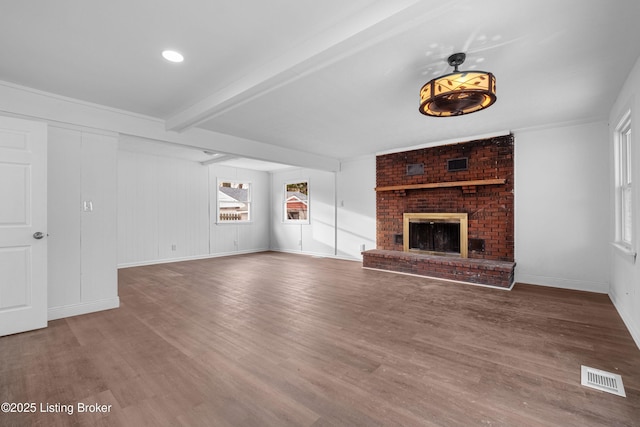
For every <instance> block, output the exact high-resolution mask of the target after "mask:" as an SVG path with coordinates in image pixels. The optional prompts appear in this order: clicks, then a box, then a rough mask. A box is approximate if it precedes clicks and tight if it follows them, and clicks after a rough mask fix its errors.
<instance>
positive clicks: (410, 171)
mask: <svg viewBox="0 0 640 427" xmlns="http://www.w3.org/2000/svg"><path fill="white" fill-rule="evenodd" d="M411 175H424V163H414V164H410V165H407V176H411Z"/></svg>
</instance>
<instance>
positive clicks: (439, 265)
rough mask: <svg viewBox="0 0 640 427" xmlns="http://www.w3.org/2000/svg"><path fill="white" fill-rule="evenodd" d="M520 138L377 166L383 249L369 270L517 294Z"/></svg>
mask: <svg viewBox="0 0 640 427" xmlns="http://www.w3.org/2000/svg"><path fill="white" fill-rule="evenodd" d="M513 142H514V140H513V135H506V136H500V137H494V138H488V139H482V140H476V141H470V142H464V143H458V144H450V145H443V146H438V147H431V148H424V149H419V150H412V151H405V152H401V153H393V154H386V155H380V156H378V157H377V158H376V217H377V229H376V246H377V249H374V250H370V251H366V252H364V253H363V266H364V267H365V268H375V269H383V270H390V271H395V272H401V273H411V274H417V275H423V276H431V277H438V278H444V279H452V280H459V281H465V282H471V283H478V284H484V285H491V286H498V287H503V288H509V287H511V285H512V284H513V272H514V269H515V262H514V237H513V236H514V212H513V211H514V209H513V208H514V205H513V200H514V195H513V178H514V171H513Z"/></svg>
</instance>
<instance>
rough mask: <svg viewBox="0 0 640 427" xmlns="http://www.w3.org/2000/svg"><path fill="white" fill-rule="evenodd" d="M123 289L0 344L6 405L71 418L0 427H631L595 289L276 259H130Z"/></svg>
mask: <svg viewBox="0 0 640 427" xmlns="http://www.w3.org/2000/svg"><path fill="white" fill-rule="evenodd" d="M119 294H120V298H121V304H122V306H121V308H119V309H116V310H110V311H104V312H100V313H94V314H89V315H85V316H78V317H73V318H67V319H62V320H57V321H52V322H50V323H49V327H48V328H46V329H42V330H38V331H33V332H28V333H23V334H18V335H13V336H8V337H3V338H0V361H1V365H0V402H5V401H6V402H34V403H36V404H37V405H38V406H39V405H40V404H44V405H45V409H46V407H47V406H46V405H47V404H49V405H55V404H59V405H58V406H59V407H60V408H62V409H63V410H64V408H65V406H64V405H67V406H71V408H72V409H73V410H74V411H73V414H71V415H69V414H68V413H67V412H62V413H60V412H58V413H55V412H48V413H47V412H40V408H38V410H37V411H36V412H35V413H21V414H16V413H8V414H7V413H0V425H2V426H14V425H15V426H33V425H38V426H40V425H41V426H69V425H81V426H85V425H86V426H93V425H100V426H101V425H112V426H146V425H148V426H287V425H291V426H314V427H317V426H351V425H361V426H395V425H402V426H489V425H490V426H632V425H635V426H638V425H640V350H638V348H637V347H636V345H635V344H634V342H633V340H632V338H631V336H630V334H629V333H628V331H627V330H626V329H625V326H624V324H623V322H622V320H621V319H620V317H619V316H618V314H617V312H616V310H615V309H614V307H613V305H612V303H611V302H610V301H609V298H608V297H607V296H606V295H599V294H591V293H586V292H575V291H567V290H559V289H552V288H545V287H539V286H531V285H523V284H516V286H515V287H514V289H513V290H512V291H511V292H508V291H502V290H495V289H488V288H482V287H476V286H470V285H462V284H455V283H446V282H440V281H437V280H431V279H426V278H418V277H411V276H402V275H396V274H392V273H386V272H379V271H371V270H365V269H362V268H361V264H360V263H357V262H349V261H340V260H333V259H326V258H313V257H307V256H299V255H290V254H282V253H274V252H266V253H261V254H252V255H241V256H234V257H226V258H214V259H209V260H200V261H189V262H181V263H173V264H162V265H157V266H148V267H136V268H128V269H123V270H120V272H119ZM580 365H587V366H591V367H594V368H598V369H603V370H606V371H611V372H615V373H618V374H620V375H622V379H623V382H624V385H625V389H626V393H627V397H626V398H623V397H619V396H615V395H612V394H608V393H604V392H600V391H597V390H593V389H589V388H586V387H583V386H581V385H580ZM78 402H83V403H85V404H95V403H98V404H100V405H111V408H110V411H109V412H106V413H87V412H83V413H78V412H77V403H78ZM52 409H56V407H55V406H53V408H52Z"/></svg>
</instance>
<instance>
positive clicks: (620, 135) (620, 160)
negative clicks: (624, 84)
mask: <svg viewBox="0 0 640 427" xmlns="http://www.w3.org/2000/svg"><path fill="white" fill-rule="evenodd" d="M614 139H615V141H614V143H615V147H614V162H615V163H614V170H615V233H616V234H615V242H616V244H617V245H619V246H620V247H622V248H623V249H625V250H627V251H632V250H633V247H634V244H635V242H634V238H633V229H634V227H637V224H634V223H633V216H634V212H633V180H632V175H633V169H632V159H633V157H632V155H631V154H632V153H631V151H632V126H631V110H628V111H627V112H626V113H625V114H624V115H623V116H622V118H621V119H620V121H619V122H618V125H617V126H616V129H615V138H614Z"/></svg>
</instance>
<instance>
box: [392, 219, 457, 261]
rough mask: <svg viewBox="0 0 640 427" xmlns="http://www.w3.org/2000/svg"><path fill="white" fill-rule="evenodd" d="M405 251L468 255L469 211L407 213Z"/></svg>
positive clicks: (405, 220) (404, 220) (404, 222)
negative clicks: (467, 212)
mask: <svg viewBox="0 0 640 427" xmlns="http://www.w3.org/2000/svg"><path fill="white" fill-rule="evenodd" d="M403 225H404V227H403V229H404V233H403V234H404V239H403V240H404V242H403V243H404V244H403V246H404V251H405V252H419V253H426V254H432V255H445V256H456V257H460V258H467V256H468V237H467V214H466V213H405V214H404V219H403Z"/></svg>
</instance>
